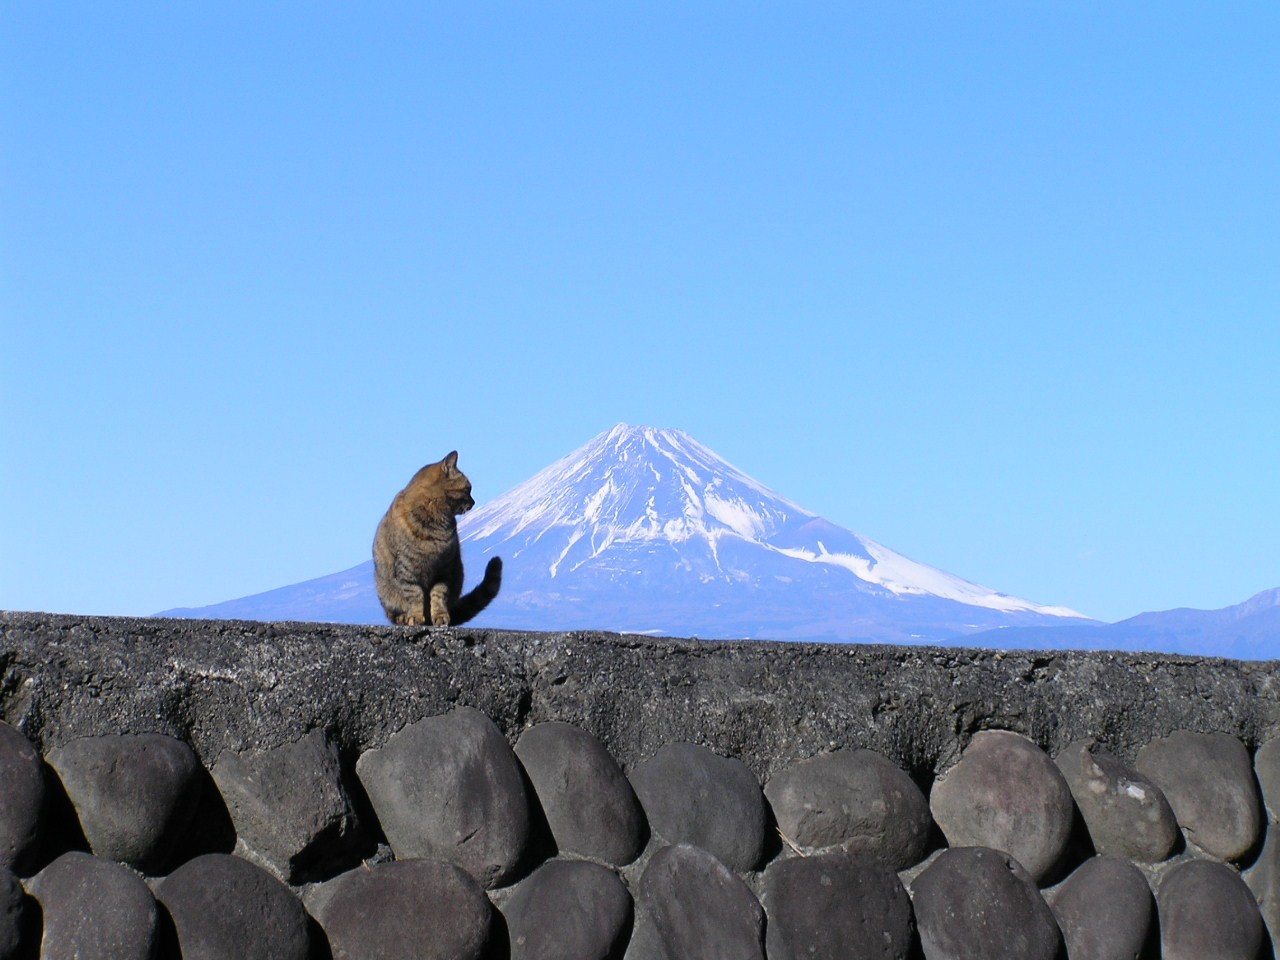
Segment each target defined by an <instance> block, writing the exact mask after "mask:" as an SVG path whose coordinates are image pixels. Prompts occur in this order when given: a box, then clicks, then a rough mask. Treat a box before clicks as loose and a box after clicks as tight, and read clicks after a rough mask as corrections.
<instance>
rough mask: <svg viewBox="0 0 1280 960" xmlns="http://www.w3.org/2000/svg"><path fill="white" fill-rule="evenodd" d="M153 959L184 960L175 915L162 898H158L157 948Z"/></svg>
mask: <svg viewBox="0 0 1280 960" xmlns="http://www.w3.org/2000/svg"><path fill="white" fill-rule="evenodd" d="M152 960H182V947H181V946H179V944H178V928H177V927H176V926H175V925H174V922H173V916H172V915H171V914H170V913H169V908H168V907H166V906H165V905H164V904H163V903H161V902H160V900H159V899H158V898H157V900H156V949H155V953H153V954H152Z"/></svg>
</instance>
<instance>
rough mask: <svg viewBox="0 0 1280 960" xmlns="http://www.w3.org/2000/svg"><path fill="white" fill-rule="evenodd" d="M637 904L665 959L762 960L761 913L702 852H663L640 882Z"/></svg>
mask: <svg viewBox="0 0 1280 960" xmlns="http://www.w3.org/2000/svg"><path fill="white" fill-rule="evenodd" d="M640 904H641V908H642V909H643V910H644V912H645V913H646V914H647V916H648V918H649V919H650V920H651V922H652V923H653V926H654V929H655V930H656V932H657V936H658V939H659V941H660V943H661V945H662V949H663V950H665V951H666V955H667V956H669V957H672V958H675V957H716V958H719V957H724V958H729V957H734V958H739V960H764V910H763V909H762V908H761V906H760V902H759V901H758V900H757V899H756V898H755V895H754V894H753V893H752V892H751V890H750V888H748V887H747V885H746V884H745V883H743V882H742V880H741V879H739V878H738V876H737V874H735V873H734V872H733V871H732V870H730V869H729V868H728V867H727V866H725V865H724V864H723V863H721V862H720V861H719V860H717V859H716V858H715V857H714V856H712V855H711V854H710V853H708V852H707V851H705V850H703V849H701V848H699V847H694V846H690V845H689V844H684V843H682V844H677V845H676V846H671V847H663V848H662V849H661V850H659V851H658V852H657V853H655V854H654V855H653V857H652V858H651V859H650V860H649V864H648V866H646V867H645V871H644V873H643V874H642V875H641V877H640Z"/></svg>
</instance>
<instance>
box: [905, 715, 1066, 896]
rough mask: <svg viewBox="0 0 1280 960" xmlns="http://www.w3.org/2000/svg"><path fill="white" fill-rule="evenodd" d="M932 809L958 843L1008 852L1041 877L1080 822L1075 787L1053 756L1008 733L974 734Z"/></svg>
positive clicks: (940, 784) (936, 791)
mask: <svg viewBox="0 0 1280 960" xmlns="http://www.w3.org/2000/svg"><path fill="white" fill-rule="evenodd" d="M929 806H930V808H931V809H932V810H933V818H934V819H935V820H936V821H937V822H938V826H940V827H941V828H942V832H943V833H944V834H946V837H947V841H948V842H949V843H950V844H951V846H953V847H991V848H993V849H995V850H1003V851H1004V852H1006V853H1008V854H1010V855H1011V856H1012V857H1013V858H1014V859H1015V860H1017V861H1018V863H1020V864H1022V866H1023V867H1025V868H1026V870H1027V872H1028V873H1030V874H1031V876H1032V877H1033V878H1034V879H1035V880H1037V881H1039V880H1042V879H1044V877H1045V876H1046V875H1047V874H1048V873H1049V871H1050V870H1051V869H1052V868H1053V867H1054V866H1055V865H1056V864H1057V862H1058V860H1059V859H1060V858H1061V857H1062V854H1063V852H1064V851H1065V850H1066V847H1067V841H1068V840H1069V839H1070V837H1071V825H1072V822H1073V821H1074V819H1075V804H1074V802H1073V801H1072V798H1071V790H1070V788H1069V787H1068V786H1067V782H1066V780H1064V779H1063V777H1062V773H1061V772H1060V771H1059V770H1058V768H1057V767H1056V766H1054V764H1053V761H1052V760H1050V759H1049V757H1048V756H1047V755H1046V754H1045V752H1044V751H1043V750H1041V749H1040V748H1039V747H1037V746H1036V745H1035V744H1034V743H1032V742H1031V741H1030V740H1028V739H1027V738H1026V737H1023V736H1019V735H1018V734H1016V733H1008V732H1006V731H1003V730H985V731H982V732H980V733H977V734H975V735H974V737H973V740H972V741H971V742H970V744H969V746H968V748H967V749H966V750H965V752H964V756H963V757H961V759H960V762H959V763H958V764H956V765H955V766H954V767H952V768H951V769H950V770H949V771H948V772H947V773H945V774H944V775H943V776H942V777H940V778H939V779H938V780H937V781H936V782H935V783H934V785H933V792H932V794H931V795H930V797H929Z"/></svg>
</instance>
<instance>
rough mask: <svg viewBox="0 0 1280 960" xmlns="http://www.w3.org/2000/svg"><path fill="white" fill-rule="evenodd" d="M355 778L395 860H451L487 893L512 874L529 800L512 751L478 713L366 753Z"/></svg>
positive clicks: (429, 723) (462, 713)
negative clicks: (362, 787) (360, 784)
mask: <svg viewBox="0 0 1280 960" xmlns="http://www.w3.org/2000/svg"><path fill="white" fill-rule="evenodd" d="M356 773H357V774H358V775H359V777H360V781H361V783H363V784H364V788H365V791H366V792H367V793H368V795H369V800H370V802H371V803H372V804H373V809H374V812H375V813H376V814H377V817H378V821H379V823H381V825H382V832H383V833H384V834H385V835H386V838H387V842H388V843H389V844H390V845H391V849H392V850H393V851H394V852H395V855H396V858H397V859H400V860H408V859H418V858H421V859H440V860H448V861H450V862H452V863H456V864H458V866H460V867H462V868H463V869H464V870H466V871H468V872H469V873H470V874H471V875H472V876H473V877H475V878H476V879H477V880H478V881H480V883H481V884H482V885H483V886H485V887H486V888H491V887H496V886H499V885H501V884H502V883H503V882H504V881H505V880H507V879H508V878H509V877H510V876H511V875H512V874H513V873H514V872H515V870H516V867H517V865H518V864H519V862H520V858H521V857H522V856H523V854H524V852H525V847H526V845H527V844H528V841H529V800H528V797H527V796H526V795H525V789H524V780H523V777H522V775H521V772H520V764H519V762H518V761H517V760H516V757H515V754H514V753H513V752H512V750H511V746H510V744H508V743H507V740H506V738H505V737H503V735H502V732H501V731H500V730H498V728H497V727H496V726H495V725H494V723H493V721H492V720H490V719H489V718H488V717H486V716H485V715H484V714H483V713H481V712H480V711H479V710H475V709H473V708H471V707H459V708H457V709H456V710H454V711H452V712H451V713H448V714H445V715H443V716H438V717H429V718H427V719H425V720H420V721H419V722H417V723H415V724H412V725H411V726H408V727H406V728H405V729H403V730H401V731H400V732H399V733H397V734H396V735H395V736H393V737H392V738H391V739H389V740H388V741H387V743H386V746H384V747H383V748H382V749H380V750H369V751H367V752H366V753H364V754H363V755H362V756H361V757H360V759H359V760H358V761H357V762H356Z"/></svg>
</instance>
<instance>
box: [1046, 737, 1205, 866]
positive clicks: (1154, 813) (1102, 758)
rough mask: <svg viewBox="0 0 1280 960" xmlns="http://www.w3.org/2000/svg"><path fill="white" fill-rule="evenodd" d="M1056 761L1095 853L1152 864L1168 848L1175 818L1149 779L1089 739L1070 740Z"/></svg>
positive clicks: (1175, 838)
mask: <svg viewBox="0 0 1280 960" xmlns="http://www.w3.org/2000/svg"><path fill="white" fill-rule="evenodd" d="M1056 762H1057V764H1058V769H1059V770H1061V771H1062V775H1063V776H1064V777H1065V778H1066V780H1067V785H1068V786H1069V787H1070V788H1071V795H1072V796H1073V797H1075V801H1076V806H1077V807H1079V809H1080V815H1081V816H1082V817H1083V818H1084V822H1085V824H1086V825H1087V826H1088V828H1089V837H1090V839H1091V840H1092V841H1093V846H1094V849H1095V850H1097V851H1098V853H1100V854H1102V855H1104V856H1116V857H1124V858H1126V859H1129V860H1137V861H1138V862H1140V863H1158V862H1160V861H1161V860H1164V859H1165V858H1167V857H1168V856H1169V854H1170V853H1172V852H1173V849H1174V847H1175V846H1176V845H1177V842H1178V838H1179V836H1180V834H1179V832H1178V821H1177V820H1176V819H1175V818H1174V816H1173V809H1172V808H1171V807H1170V806H1169V801H1168V800H1166V799H1165V796H1164V792H1163V791H1162V790H1161V789H1160V788H1159V787H1157V786H1156V785H1155V784H1154V783H1153V782H1152V781H1151V780H1149V779H1148V778H1146V777H1144V776H1143V775H1142V774H1140V773H1138V771H1136V770H1134V769H1133V768H1132V767H1130V766H1128V765H1127V764H1125V763H1123V762H1121V761H1120V760H1118V759H1116V758H1115V757H1113V756H1112V755H1111V754H1109V753H1107V752H1106V751H1105V750H1102V749H1101V748H1100V747H1098V745H1097V743H1096V741H1094V740H1081V741H1078V742H1076V743H1073V744H1071V745H1070V746H1068V747H1067V749H1066V750H1064V751H1062V753H1061V754H1059V755H1058V758H1057V761H1056Z"/></svg>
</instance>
